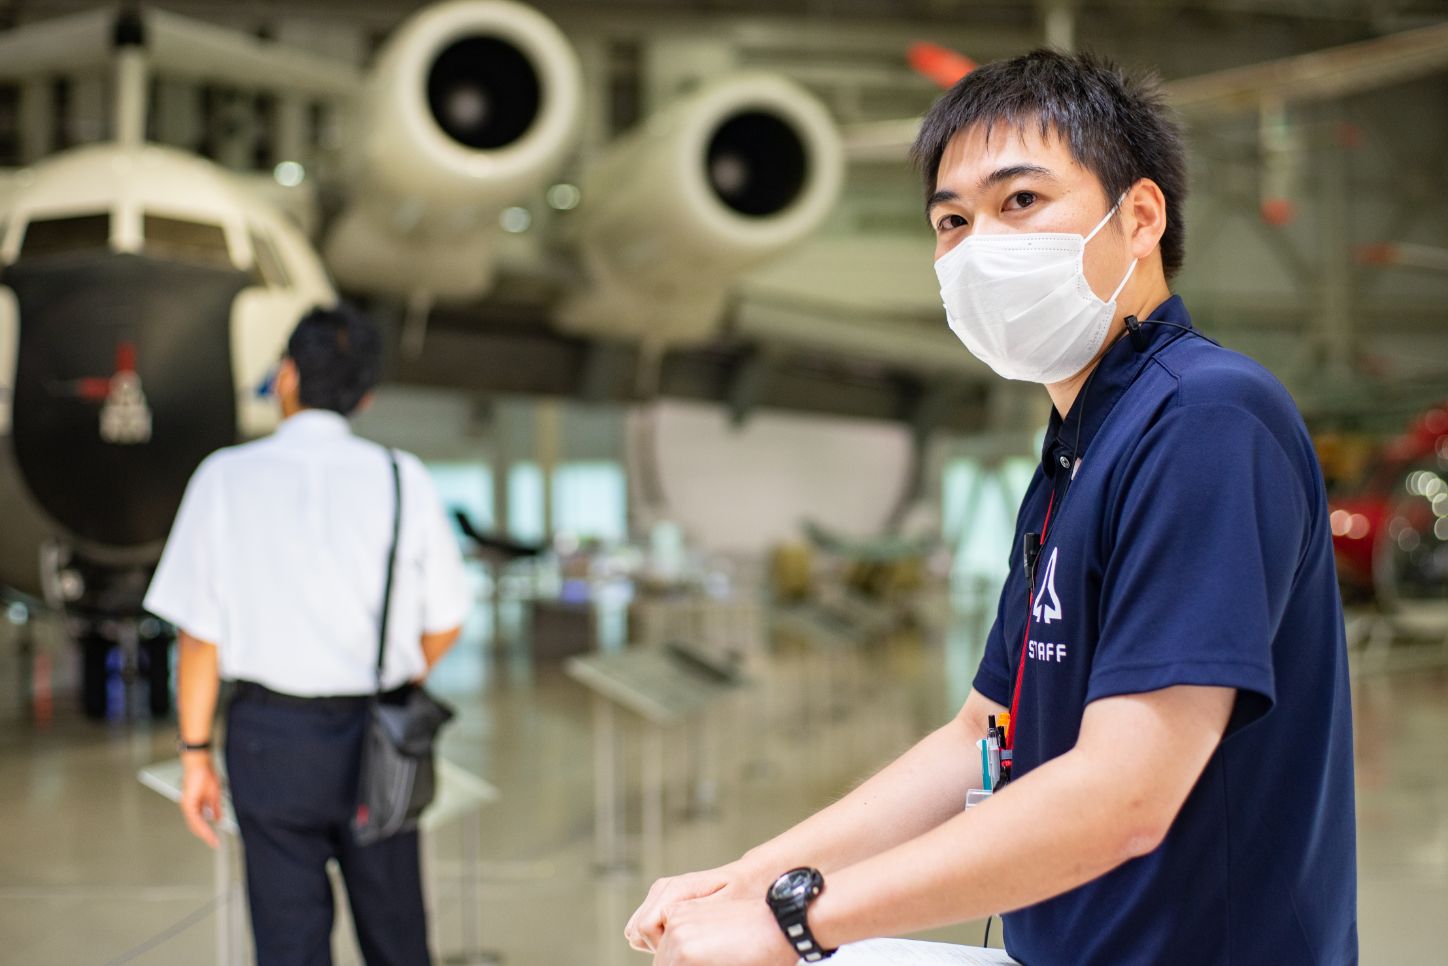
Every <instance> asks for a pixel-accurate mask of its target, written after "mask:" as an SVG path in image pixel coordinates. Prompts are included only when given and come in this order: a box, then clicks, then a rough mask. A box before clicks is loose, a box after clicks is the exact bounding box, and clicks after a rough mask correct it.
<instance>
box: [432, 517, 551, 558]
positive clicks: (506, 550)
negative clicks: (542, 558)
mask: <svg viewBox="0 0 1448 966" xmlns="http://www.w3.org/2000/svg"><path fill="white" fill-rule="evenodd" d="M453 519H454V520H456V521H457V524H458V528H459V529H461V530H462V532H463V536H465V537H467V538H468V539H469V540H471V541H473V542H474V543H476V544H477V545H478V546H479V548H481V549H482V550H484V551H486V552H488V553H491V554H493V555H496V556H501V557H503V558H504V560H505V561H506V560H516V559H519V558H522V557H536V556H538V555H539V554H541V553H542V552H543V550H544V548H543V547H541V546H538V545H535V544H525V543H515V542H514V541H512V540H504V539H503V538H502V537H494V536H488V535H487V534H484V533H482V532H481V531H479V530H478V528H477V527H476V526H475V525H474V524H473V521H472V518H471V517H469V516H468V515H467V513H466V512H465V511H463V510H453Z"/></svg>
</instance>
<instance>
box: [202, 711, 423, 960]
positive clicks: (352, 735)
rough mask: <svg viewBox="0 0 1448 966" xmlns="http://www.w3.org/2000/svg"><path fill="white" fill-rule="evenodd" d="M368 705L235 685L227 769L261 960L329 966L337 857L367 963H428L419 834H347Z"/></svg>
mask: <svg viewBox="0 0 1448 966" xmlns="http://www.w3.org/2000/svg"><path fill="white" fill-rule="evenodd" d="M366 723H367V712H366V707H365V703H364V702H351V703H349V702H346V701H341V702H339V701H336V700H335V699H327V700H324V701H319V702H301V701H297V700H296V699H292V702H291V703H280V702H276V701H268V700H267V699H266V698H265V696H264V695H260V696H258V695H257V694H256V693H255V692H254V691H253V692H243V691H241V690H240V689H239V691H238V693H237V695H236V696H235V697H234V699H233V700H232V702H231V705H230V707H229V709H228V711H227V732H226V767H227V771H228V773H229V781H230V786H231V800H232V805H233V807H234V808H235V810H236V817H237V821H238V824H240V826H241V842H242V848H243V851H244V852H245V855H246V891H247V898H248V900H249V901H250V904H251V926H252V934H253V936H254V937H255V941H256V961H257V964H258V966H330V964H331V962H332V946H331V934H332V887H331V883H330V881H329V880H328V878H327V860H328V859H336V860H337V863H338V865H339V866H340V867H341V870H342V878H343V881H344V882H345V883H346V886H347V900H348V904H349V905H350V906H351V909H352V920H353V922H354V923H355V924H356V927H357V941H358V944H359V945H360V946H361V948H362V955H363V957H364V958H365V960H366V962H367V964H368V966H425V964H428V963H430V962H431V961H432V960H431V957H430V956H429V954H428V949H427V918H426V913H425V911H424V908H423V900H422V876H421V871H420V869H419V864H418V837H417V833H416V832H408V833H404V834H400V835H396V836H393V837H392V838H389V839H385V840H383V841H381V842H378V843H376V844H374V845H368V846H359V845H357V844H356V842H354V841H353V838H352V832H351V821H352V816H353V812H354V810H355V808H356V803H357V770H358V765H359V761H360V758H361V751H362V736H363V732H364V729H365V727H366Z"/></svg>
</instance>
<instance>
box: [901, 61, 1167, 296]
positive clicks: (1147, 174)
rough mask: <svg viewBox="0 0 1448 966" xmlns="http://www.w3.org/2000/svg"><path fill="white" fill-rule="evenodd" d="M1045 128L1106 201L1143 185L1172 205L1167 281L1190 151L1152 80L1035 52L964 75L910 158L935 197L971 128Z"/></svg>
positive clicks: (933, 112)
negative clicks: (945, 160) (957, 144)
mask: <svg viewBox="0 0 1448 966" xmlns="http://www.w3.org/2000/svg"><path fill="white" fill-rule="evenodd" d="M1032 122H1035V123H1039V124H1040V126H1041V135H1042V137H1048V136H1050V135H1052V134H1054V135H1056V136H1057V137H1060V138H1062V139H1063V140H1064V141H1065V144H1066V146H1067V149H1068V150H1069V151H1070V152H1071V157H1072V158H1073V159H1074V160H1075V161H1076V163H1077V164H1079V165H1081V166H1082V167H1083V168H1085V169H1086V170H1087V171H1090V172H1091V173H1092V174H1094V175H1096V177H1097V179H1098V180H1099V181H1100V182H1101V187H1102V189H1103V191H1104V192H1105V194H1106V199H1107V201H1108V202H1114V201H1115V200H1116V199H1117V198H1119V197H1120V196H1121V193H1122V192H1124V191H1125V190H1126V189H1127V188H1130V187H1131V186H1132V185H1133V184H1135V183H1136V182H1137V181H1139V180H1140V179H1142V178H1150V179H1151V180H1152V181H1155V182H1156V184H1157V186H1158V187H1159V188H1161V193H1162V194H1163V195H1164V196H1165V197H1166V231H1165V233H1164V234H1163V235H1162V236H1161V261H1162V268H1163V269H1164V270H1165V272H1166V275H1167V277H1168V278H1170V277H1172V276H1173V275H1175V274H1176V272H1177V270H1178V269H1180V268H1181V266H1182V261H1183V259H1184V257H1185V248H1186V226H1185V225H1184V224H1183V222H1182V206H1183V205H1184V203H1185V202H1186V197H1187V167H1186V149H1185V146H1184V143H1183V138H1182V130H1181V124H1180V123H1179V122H1178V121H1177V119H1176V116H1175V114H1174V113H1173V111H1172V110H1171V108H1169V107H1168V106H1167V104H1166V98H1165V95H1164V94H1163V92H1162V89H1161V84H1160V82H1159V81H1158V79H1157V78H1156V76H1155V75H1154V74H1143V75H1130V74H1127V73H1126V72H1125V71H1123V70H1122V69H1121V68H1119V67H1117V66H1116V65H1115V64H1113V63H1111V62H1109V61H1106V60H1102V59H1099V58H1097V57H1094V56H1092V55H1090V54H1063V53H1060V52H1058V51H1054V50H1046V49H1041V50H1033V51H1031V52H1030V53H1028V54H1023V55H1021V56H1019V57H1012V58H1009V59H1007V60H998V61H995V62H993V63H989V64H984V65H982V66H980V67H977V68H976V69H975V70H973V71H971V72H970V73H969V74H966V75H965V77H963V78H962V79H961V80H960V82H959V83H957V84H956V85H955V86H954V87H952V88H951V89H950V90H949V91H947V92H946V93H945V94H943V95H942V96H941V97H940V98H939V99H938V100H937V101H936V102H935V105H934V106H933V107H931V109H930V112H929V113H928V114H926V115H925V120H924V121H923V122H922V124H921V126H920V133H919V135H918V136H917V137H916V139H915V146H914V147H913V148H911V149H910V156H911V158H912V159H913V160H914V162H915V164H916V165H917V166H918V167H919V168H920V172H921V174H922V175H923V176H924V178H925V196H926V197H927V198H929V197H930V196H931V195H932V194H934V192H935V187H936V179H937V177H938V176H939V174H940V159H941V157H942V156H944V154H945V148H946V145H948V144H949V143H950V139H951V138H953V137H955V135H957V134H958V133H960V132H961V131H963V130H965V129H966V128H969V127H972V126H974V125H977V124H984V125H986V134H987V136H989V134H990V130H991V128H993V127H994V126H995V125H996V124H1009V125H1012V126H1014V127H1016V128H1017V129H1018V130H1024V129H1025V126H1026V125H1027V124H1030V123H1032Z"/></svg>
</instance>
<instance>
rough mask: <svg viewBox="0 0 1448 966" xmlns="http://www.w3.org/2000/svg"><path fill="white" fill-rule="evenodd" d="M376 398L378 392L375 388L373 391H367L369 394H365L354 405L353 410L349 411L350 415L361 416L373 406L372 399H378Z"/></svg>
mask: <svg viewBox="0 0 1448 966" xmlns="http://www.w3.org/2000/svg"><path fill="white" fill-rule="evenodd" d="M376 398H377V392H376V391H375V390H373V391H372V392H369V393H367V395H365V396H363V397H362V398H361V400H359V401H358V403H357V405H356V406H354V407H353V409H352V411H351V412H350V413H348V414H347V415H348V416H360V415H362V414H363V413H365V412H366V411H367V410H369V409H371V408H372V401H373V400H374V399H376Z"/></svg>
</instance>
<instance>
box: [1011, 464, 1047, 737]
mask: <svg viewBox="0 0 1448 966" xmlns="http://www.w3.org/2000/svg"><path fill="white" fill-rule="evenodd" d="M1055 507H1056V491H1055V490H1054V489H1052V490H1051V499H1050V500H1049V501H1048V502H1047V503H1046V522H1045V523H1043V524H1042V525H1041V550H1040V553H1045V552H1046V535H1047V534H1048V533H1049V532H1050V529H1051V511H1052V510H1054V509H1055ZM1039 560H1040V558H1039V556H1038V557H1037V563H1039ZM1035 568H1036V564H1032V565H1031V573H1030V574H1029V575H1028V576H1029V579H1030V584H1029V586H1028V589H1027V590H1026V633H1025V634H1024V635H1023V636H1022V638H1021V658H1020V661H1019V663H1018V664H1017V665H1016V686H1015V688H1013V689H1012V693H1011V717H1010V720H1009V721H1008V722H1007V723H1006V738H1005V741H1006V747H1007V748H1010V749H1012V750H1014V749H1015V747H1016V728H1017V727H1018V723H1019V722H1020V720H1021V718H1020V712H1021V681H1023V680H1024V679H1025V677H1026V650H1027V647H1028V645H1029V644H1030V640H1031V620H1032V618H1033V617H1034V615H1035V609H1036V575H1035Z"/></svg>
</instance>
